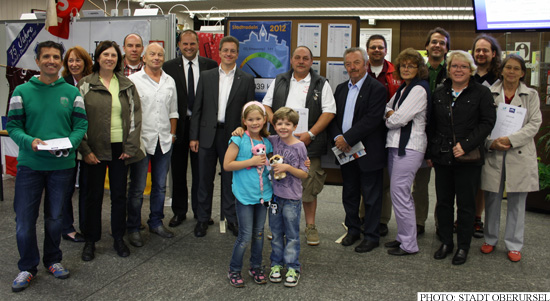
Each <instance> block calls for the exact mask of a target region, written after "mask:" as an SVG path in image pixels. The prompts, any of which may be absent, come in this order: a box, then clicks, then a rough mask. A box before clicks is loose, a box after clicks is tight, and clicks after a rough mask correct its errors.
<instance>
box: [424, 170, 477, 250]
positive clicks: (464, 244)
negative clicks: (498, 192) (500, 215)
mask: <svg viewBox="0 0 550 301" xmlns="http://www.w3.org/2000/svg"><path fill="white" fill-rule="evenodd" d="M434 167H435V190H436V195H437V205H436V215H437V222H438V226H439V237H440V239H441V242H443V243H444V244H447V245H454V244H453V224H454V203H455V196H456V205H457V224H458V225H457V229H456V239H457V245H458V248H459V249H464V250H469V249H470V242H471V241H472V235H473V232H474V219H475V211H476V202H475V195H476V193H477V190H478V186H479V181H480V178H481V166H472V165H450V166H449V165H439V164H434Z"/></svg>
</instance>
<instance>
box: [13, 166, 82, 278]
mask: <svg viewBox="0 0 550 301" xmlns="http://www.w3.org/2000/svg"><path fill="white" fill-rule="evenodd" d="M73 173H74V169H73V168H69V169H62V170H51V171H36V170H32V169H30V168H28V167H26V166H19V167H17V177H16V178H15V198H14V200H13V208H14V209H15V221H16V233H17V234H16V236H17V249H18V250H19V256H20V257H21V258H20V259H19V262H18V264H17V265H18V267H19V270H20V271H28V272H30V273H32V274H36V272H37V267H38V263H39V262H40V253H39V251H38V243H37V239H36V220H37V219H38V211H39V210H40V201H41V199H42V192H43V191H44V190H45V189H46V190H47V192H48V193H47V197H46V198H45V199H44V256H43V258H42V261H43V262H44V265H45V266H46V267H48V266H50V265H52V264H54V263H58V262H61V258H62V253H61V250H60V249H59V243H60V241H61V229H62V227H63V222H62V214H61V211H62V210H63V201H64V200H65V195H66V194H67V193H68V187H69V183H70V181H71V177H72V175H73Z"/></svg>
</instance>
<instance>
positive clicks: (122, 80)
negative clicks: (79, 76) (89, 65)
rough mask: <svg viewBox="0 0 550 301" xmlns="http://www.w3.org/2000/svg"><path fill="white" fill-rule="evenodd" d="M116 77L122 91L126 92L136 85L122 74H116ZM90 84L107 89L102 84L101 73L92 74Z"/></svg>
mask: <svg viewBox="0 0 550 301" xmlns="http://www.w3.org/2000/svg"><path fill="white" fill-rule="evenodd" d="M115 75H116V77H117V78H118V85H119V89H120V91H122V90H126V89H128V88H130V87H131V86H133V85H134V84H133V83H132V81H131V80H129V79H128V78H127V77H126V76H124V74H123V73H122V72H116V73H115ZM90 84H91V85H93V86H102V87H105V86H103V83H101V81H100V80H99V72H94V73H92V74H90ZM105 89H107V88H105Z"/></svg>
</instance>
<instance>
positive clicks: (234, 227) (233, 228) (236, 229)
mask: <svg viewBox="0 0 550 301" xmlns="http://www.w3.org/2000/svg"><path fill="white" fill-rule="evenodd" d="M227 229H228V230H230V231H231V232H233V235H235V236H239V226H238V225H237V224H236V223H227Z"/></svg>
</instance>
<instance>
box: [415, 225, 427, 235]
mask: <svg viewBox="0 0 550 301" xmlns="http://www.w3.org/2000/svg"><path fill="white" fill-rule="evenodd" d="M424 232H426V227H424V226H422V225H416V236H418V235H420V234H424Z"/></svg>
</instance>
